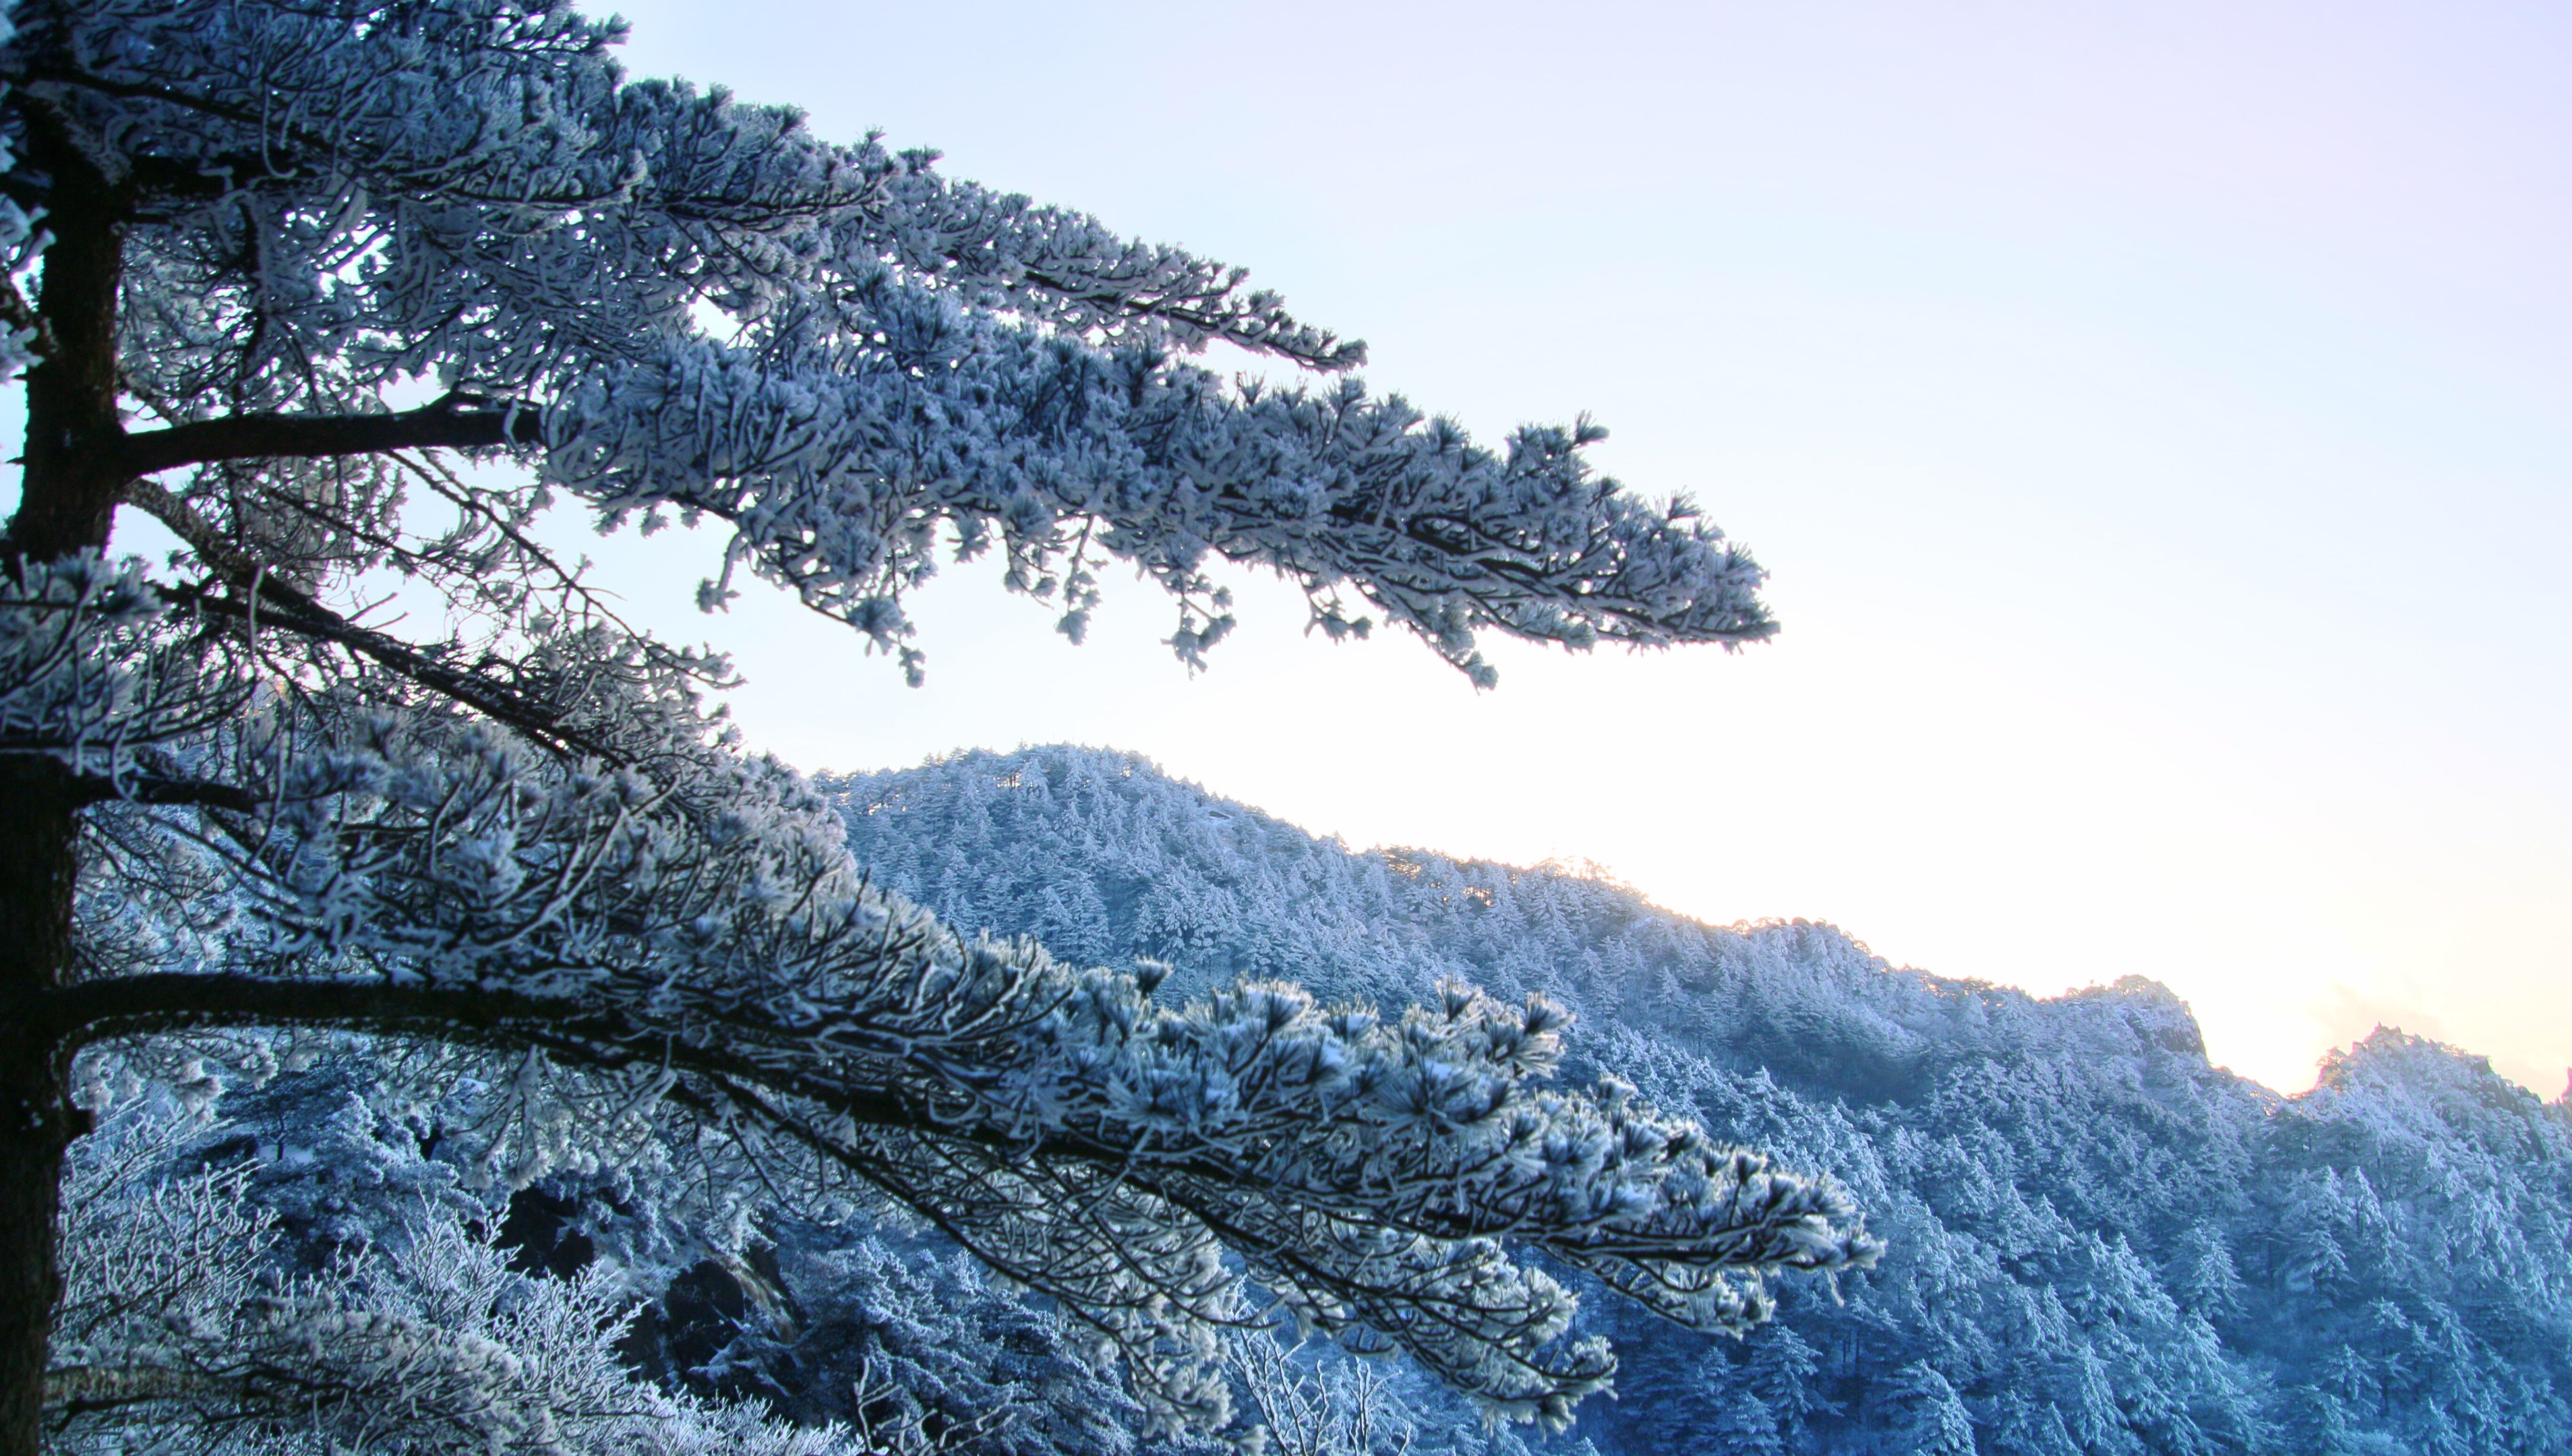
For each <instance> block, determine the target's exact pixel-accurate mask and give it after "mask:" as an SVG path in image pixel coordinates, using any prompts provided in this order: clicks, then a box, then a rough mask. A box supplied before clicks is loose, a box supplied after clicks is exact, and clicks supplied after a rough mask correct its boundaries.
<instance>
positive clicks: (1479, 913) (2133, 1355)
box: [826, 748, 2572, 1456]
mask: <svg viewBox="0 0 2572 1456" xmlns="http://www.w3.org/2000/svg"><path fill="white" fill-rule="evenodd" d="M826 788H827V789H828V790H829V792H831V793H832V794H834V796H835V797H836V798H837V799H838V801H839V802H840V803H841V805H842V806H843V808H844V810H845V812H846V814H847V816H848V820H849V824H850V832H851V836H852V842H853V843H854V844H855V845H856V846H857V849H858V852H859V855H860V857H861V858H862V859H864V860H865V861H866V862H867V863H868V864H869V865H871V866H872V867H874V869H875V872H876V873H877V874H878V875H880V876H881V877H883V878H884V880H885V881H886V883H888V884H891V885H893V886H895V887H897V888H899V889H902V890H903V891H905V892H906V893H909V894H913V895H917V896H919V897H921V898H922V899H923V900H924V902H925V903H928V904H931V905H934V906H937V907H938V908H939V909H940V910H941V911H942V912H944V913H946V914H948V915H950V916H952V917H954V918H956V919H958V920H959V921H960V922H962V923H965V924H990V925H1010V926H1023V927H1026V928H1027V929H1028V930H1029V931H1030V932H1033V933H1037V934H1041V935H1042V936H1044V937H1045V938H1046V939H1047V941H1048V942H1049V943H1051V944H1054V945H1057V946H1062V947H1066V948H1076V949H1075V950H1073V951H1071V952H1069V953H1072V954H1078V955H1081V956H1083V957H1088V958H1095V959H1098V960H1102V961H1108V962H1120V961H1129V960H1131V959H1132V958H1134V957H1138V956H1140V957H1160V958H1166V959H1168V960H1169V961H1170V962H1172V963H1173V964H1174V965H1176V966H1177V967H1178V968H1179V969H1178V971H1177V972H1176V974H1175V976H1174V978H1173V979H1174V980H1175V981H1179V982H1189V983H1194V984H1213V983H1215V982H1218V981H1220V980H1222V979H1225V978H1228V977H1231V976H1235V975H1256V976H1282V977H1292V978H1295V979H1297V980H1300V981H1302V982H1304V983H1305V984H1307V985H1309V986H1312V987H1315V988H1317V989H1319V990H1322V991H1324V992H1325V993H1326V994H1330V995H1337V996H1348V997H1356V998H1362V999H1366V1000H1369V1001H1380V1002H1389V1003H1396V1004H1398V1003H1400V1002H1402V1001H1405V1000H1409V999H1412V998H1414V997H1417V996H1418V995H1420V994H1421V992H1422V990H1423V989H1424V988H1427V987H1429V986H1432V985H1435V984H1436V983H1437V982H1438V981H1440V980H1441V979H1444V978H1451V977H1461V978H1466V979H1470V980H1472V981H1473V982H1475V983H1476V984H1478V985H1482V986H1485V987H1488V988H1490V989H1492V990H1493V991H1495V992H1496V993H1498V994H1501V995H1505V996H1519V995H1523V994H1525V993H1527V992H1530V991H1538V992H1542V993H1544V994H1545V995H1547V996H1549V997H1552V998H1554V999H1556V1000H1559V1001H1560V1002H1562V1003H1563V1004H1564V1005H1565V1006H1567V1007H1570V1008H1572V1009H1574V1010H1575V1011H1576V1012H1577V1013H1578V1014H1579V1015H1580V1017H1581V1019H1582V1021H1581V1025H1580V1029H1579V1030H1578V1032H1577V1033H1576V1035H1575V1036H1574V1038H1573V1042H1572V1046H1573V1049H1574V1055H1575V1057H1576V1058H1577V1059H1578V1060H1581V1061H1583V1062H1586V1063H1588V1064H1590V1065H1593V1066H1595V1067H1597V1068H1599V1069H1601V1070H1602V1071H1605V1072H1607V1073H1609V1074H1612V1075H1614V1076H1616V1077H1620V1078H1622V1079H1624V1080H1625V1081H1627V1082H1630V1083H1632V1084H1633V1085H1634V1086H1635V1087H1636V1088H1637V1089H1638V1091H1639V1092H1640V1093H1641V1094H1642V1095H1644V1096H1646V1097H1648V1098H1650V1099H1652V1100H1654V1101H1657V1102H1659V1103H1661V1104H1662V1105H1664V1106H1669V1107H1674V1108H1682V1109H1685V1110H1688V1111H1692V1112H1695V1113H1697V1114H1699V1115H1701V1116H1702V1117H1704V1119H1705V1120H1706V1123H1707V1125H1708V1126H1710V1127H1712V1128H1715V1129H1718V1131H1719V1132H1720V1133H1721V1135H1724V1136H1728V1137H1734V1138H1738V1139H1740V1140H1742V1141H1744V1142H1748V1143H1751V1144H1754V1145H1757V1146H1761V1147H1766V1148H1771V1149H1774V1150H1775V1151H1776V1152H1777V1153H1778V1155H1779V1156H1780V1157H1782V1158H1784V1159H1786V1160H1788V1161H1790V1162H1792V1163H1793V1164H1795V1165H1797V1166H1804V1167H1812V1168H1817V1169H1823V1170H1827V1171H1829V1172H1830V1173H1832V1174H1834V1175H1835V1176H1837V1177H1839V1178H1841V1179H1843V1180H1844V1181H1845V1182H1846V1183H1847V1185H1848V1186H1849V1188H1850V1190H1851V1191H1852V1192H1853V1193H1854V1194H1855V1196H1856V1197H1857V1200H1858V1202H1859V1203H1860V1205H1861V1206H1863V1207H1864V1208H1866V1209H1867V1211H1868V1223H1869V1226H1870V1227H1871V1228H1872V1229H1874V1230H1876V1231H1878V1232H1879V1233H1881V1234H1883V1235H1884V1236H1885V1238H1886V1240H1887V1243H1888V1245H1889V1250H1890V1251H1889V1252H1888V1253H1887V1254H1886V1256H1885V1258H1884V1260H1883V1261H1882V1262H1881V1263H1880V1264H1879V1265H1878V1266H1877V1267H1876V1268H1874V1269H1873V1270H1870V1271H1867V1272H1863V1273H1855V1274H1845V1275H1842V1276H1841V1277H1840V1279H1839V1293H1840V1294H1841V1295H1842V1296H1843V1298H1844V1299H1845V1302H1844V1303H1842V1302H1837V1301H1835V1300H1834V1299H1833V1298H1832V1297H1831V1293H1830V1291H1828V1290H1825V1289H1821V1288H1818V1287H1814V1286H1809V1285H1789V1286H1781V1287H1780V1290H1779V1294H1780V1312H1779V1315H1778V1319H1777V1321H1776V1323H1775V1324H1773V1325H1770V1326H1768V1327H1766V1328H1763V1329H1761V1330H1758V1331H1756V1332H1754V1333H1752V1334H1751V1335H1750V1336H1749V1337H1748V1338H1746V1339H1741V1340H1731V1339H1708V1338H1704V1337H1700V1336H1692V1335H1686V1334H1682V1333H1678V1332H1675V1331H1673V1332H1669V1333H1664V1332H1662V1331H1660V1330H1657V1329H1654V1328H1652V1327H1651V1325H1650V1323H1649V1322H1648V1321H1632V1320H1627V1319H1624V1318H1622V1317H1620V1316H1619V1315H1618V1314H1617V1312H1616V1311H1615V1310H1614V1309H1613V1307H1612V1306H1608V1305H1604V1304H1600V1305H1594V1306H1591V1307H1592V1308H1595V1310H1596V1311H1597V1314H1598V1315H1599V1317H1600V1318H1601V1320H1602V1324H1601V1327H1602V1328H1604V1329H1607V1330H1608V1331H1609V1332H1610V1333H1612V1334H1613V1335H1614V1336H1615V1338H1616V1340H1617V1346H1618V1348H1619V1350H1620V1351H1622V1352H1623V1355H1624V1365H1623V1369H1622V1372H1621V1373H1620V1374H1619V1376H1618V1381H1617V1384H1618V1391H1619V1397H1618V1399H1617V1400H1616V1401H1615V1402H1614V1403H1612V1404H1603V1405H1598V1406H1594V1407H1592V1408H1590V1409H1589V1410H1587V1411H1586V1412H1585V1414H1584V1416H1583V1419H1582V1422H1581V1425H1580V1427H1579V1430H1580V1432H1581V1434H1583V1435H1584V1436H1586V1437H1589V1438H1590V1439H1592V1440H1595V1441H1597V1442H1598V1443H1599V1444H1600V1445H1601V1446H1602V1448H1603V1449H1609V1450H1614V1451H1620V1452H1629V1453H1634V1456H1644V1453H1655V1456H1657V1453H1663V1452H1668V1453H1679V1452H1694V1451H1733V1450H1737V1451H1744V1452H1768V1451H1795V1452H1848V1453H1857V1452H1870V1453H1871V1452H1879V1451H1882V1452H1893V1451H1903V1452H1909V1451H1942V1452H1944V1451H1968V1450H1978V1451H1983V1452H1993V1453H1998V1452H2009V1453H2021V1452H2024V1453H2030V1456H2057V1453H2071V1452H2147V1451H2150V1452H2201V1451H2203V1452H2214V1451H2223V1452H2236V1451H2239V1452H2264V1451H2313V1452H2338V1451H2347V1452H2359V1451H2367V1452H2374V1451H2382V1452H2395V1451H2400V1452H2421V1453H2428V1452H2448V1451H2458V1452H2461V1451H2478V1452H2532V1451H2547V1450H2559V1449H2564V1448H2565V1447H2566V1446H2567V1445H2572V1106H2567V1104H2566V1102H2565V1101H2564V1100H2560V1099H2558V1100H2556V1101H2553V1102H2550V1103H2547V1102H2540V1101H2539V1100H2538V1099H2537V1098H2536V1097H2534V1096H2532V1095H2530V1094H2529V1093H2528V1092H2525V1091H2523V1090H2521V1089H2520V1088H2518V1087H2517V1086H2515V1085H2513V1084H2511V1083H2509V1082H2507V1081H2505V1080H2503V1079H2501V1078H2499V1077H2497V1076H2495V1075H2494V1074H2493V1073H2492V1072H2491V1071H2490V1069H2489V1068H2488V1067H2487V1066H2485V1065H2484V1064H2483V1063H2482V1062H2481V1061H2480V1060H2479V1059H2477V1058H2474V1057H2472V1056H2470V1055H2467V1054H2465V1053H2462V1052H2458V1051H2456V1050H2453V1049H2450V1048H2446V1047H2441V1046H2438V1045H2436V1044H2434V1043H2430V1042H2426V1041H2423V1040H2420V1039H2418V1038H2414V1037H2409V1036H2405V1035H2403V1034H2401V1033H2399V1032H2394V1031H2379V1032H2378V1033H2377V1034H2376V1035H2375V1036H2373V1037H2372V1038H2370V1039H2368V1040H2366V1041H2365V1042H2363V1043H2361V1044H2359V1045H2357V1046H2356V1047H2353V1048H2351V1049H2349V1050H2348V1051H2347V1052H2345V1053H2344V1054H2341V1055H2339V1056H2338V1057H2336V1058H2334V1059H2333V1060H2332V1062H2331V1063H2330V1065H2329V1066H2328V1067H2326V1068H2325V1069H2324V1070H2323V1072H2322V1076H2321V1079H2320V1084H2319V1086H2318V1087H2317V1088H2315V1089H2314V1090H2313V1091H2311V1092H2307V1093H2304V1094H2302V1095H2299V1096H2295V1097H2291V1098H2283V1097H2279V1096H2277V1095H2276V1094H2274V1093H2272V1092H2268V1091H2267V1090H2265V1089H2263V1088H2261V1087H2259V1086H2257V1085H2255V1084H2252V1083H2250V1082H2246V1081H2243V1080H2241V1079H2239V1078H2236V1077H2233V1076H2231V1075H2230V1074H2228V1073H2225V1072H2223V1071H2222V1070H2220V1069H2216V1068H2213V1067H2210V1066H2209V1065H2208V1063H2207V1060H2206V1055H2205V1052H2204V1050H2203V1048H2202V1047H2201V1046H2200V1044H2199V1041H2198V1036H2197V1031H2196V1027H2195V1024H2194V1023H2193V1022H2192V1021H2191V1019H2190V1017H2189V1013H2188V1010H2187V1008H2186V1007H2184V1006H2182V1005H2180V1004H2179V1003H2178V1002H2177V1001H2175V1000H2174V999H2173V998H2172V997H2171V996H2170V994H2169V993H2168V992H2166V991H2163V990H2162V989H2161V988H2159V987H2157V986H2154V985H2152V984H2150V983H2148V982H2141V981H2128V982H2124V983H2121V984H2119V985H2116V986H2112V987H2106V988H2102V989H2098V990H2093V991H2088V992H2081V993H2076V994H2074V995H2071V996H2069V997H2065V998H2061V999H2058V1000H2053V1001H2037V1000H2033V999H2031V998H2029V997H2028V996H2026V995H2024V994H2022V993H2019V992H2016V991H2010V990H2005V989H2000V988H1996V987H1991V986H1986V985H1977V984H1974V983H1970V982H1959V981H1947V980H1941V979H1939V978H1936V977H1933V976H1929V975H1925V974H1921V973H1919V972H1913V971H1905V970H1898V969H1895V968H1891V967H1888V966H1886V965H1885V964H1884V963H1883V962H1881V961H1879V960H1876V959H1875V958H1873V957H1872V956H1870V955H1869V954H1868V953H1867V952H1866V950H1865V948H1864V947H1862V946H1860V945H1858V944H1856V943H1854V942H1852V941H1851V940H1850V939H1849V938H1848V937H1846V936H1844V935H1842V934H1841V933H1839V932H1838V931H1836V930H1834V929H1832V928H1830V927H1828V926H1820V925H1806V924H1787V925H1767V926H1760V927H1756V928H1751V929H1747V930H1734V929H1717V928H1710V927H1706V926H1702V925H1698V924H1696V923H1693V922H1691V921H1688V920H1685V919H1682V918H1680V917H1678V916H1674V915H1671V914H1669V913H1667V912H1664V911H1661V910H1658V909H1656V908H1654V907H1652V906H1651V905H1649V904H1648V903H1647V902H1645V901H1644V900H1643V899H1642V898H1641V897H1640V896H1639V895H1637V894H1636V893H1634V892H1633V891H1631V890H1628V889H1625V888H1622V887H1620V886H1617V885H1614V884H1608V883H1602V882H1601V881H1599V880H1597V879H1592V878H1585V877H1584V876H1583V875H1582V874H1581V873H1579V872H1578V871H1577V870H1573V869H1563V868H1553V867H1544V868H1536V869H1514V868H1511V867H1508V866H1501V865H1492V864H1475V863H1459V862H1457V861H1454V860H1450V859H1447V858H1444V857H1441V856H1439V855H1436V854H1430V853H1422V852H1395V853H1382V852H1377V853H1365V854H1358V853H1351V852H1350V851H1348V850H1347V849H1346V848H1344V847H1343V846H1341V845H1338V844H1335V843H1330V842H1326V841H1319V840H1316V839H1314V838H1312V837H1311V836H1309V835H1306V834H1304V833H1302V832H1300V831H1298V830H1296V829H1295V828H1294V827H1293V826H1291V825H1286V824H1282V823H1279V822H1278V821H1276V820H1274V819H1271V818H1268V817H1267V816H1265V815H1262V814H1260V813H1258V812H1257V811H1255V810H1252V809H1248V808H1245V807H1243V806H1241V805H1238V804H1232V803H1227V802H1225V801H1223V800H1222V799H1220V798H1217V797H1215V796H1213V795H1211V794H1209V793H1207V792H1205V791H1203V790H1201V789H1198V788H1196V787H1194V786H1192V785H1187V784H1181V783H1174V782H1172V781H1170V780H1169V779H1166V778H1164V777H1162V776H1161V775H1160V774H1159V773H1157V772H1155V771H1154V769H1153V768H1152V766H1151V765H1150V764H1148V763H1144V762H1141V761H1139V760H1136V759H1134V758H1132V757H1130V756H1127V755H1121V754H1115V753H1107V752H1100V751H1095V750H1087V749H1076V748H1046V749H1034V750H1028V751H1024V752H1020V753H1016V754H1010V755H992V754H964V755H959V756H957V757H955V758H953V759H950V760H947V761H945V762H942V763H935V764H931V765H929V766H926V767H923V768H920V769H915V770H910V771H905V772H898V773H883V774H874V775H863V776H857V777H853V778H848V779H843V780H835V781H829V782H828V783H827V784H826ZM2064 954H2065V956H2066V957H2067V959H2068V960H2070V961H2071V962H2072V963H2073V964H2074V965H2076V966H2077V964H2078V960H2079V956H2080V948H2079V947H2077V946H2069V947H2066V948H2065V951H2064Z"/></svg>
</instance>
